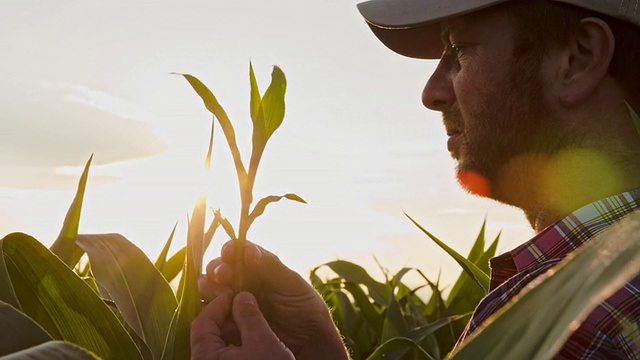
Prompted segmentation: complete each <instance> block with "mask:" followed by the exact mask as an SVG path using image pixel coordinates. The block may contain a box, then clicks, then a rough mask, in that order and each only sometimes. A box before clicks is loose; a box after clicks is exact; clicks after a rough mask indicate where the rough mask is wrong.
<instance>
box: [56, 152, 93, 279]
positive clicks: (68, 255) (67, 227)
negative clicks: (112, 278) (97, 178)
mask: <svg viewBox="0 0 640 360" xmlns="http://www.w3.org/2000/svg"><path fill="white" fill-rule="evenodd" d="M91 160H93V155H91V156H90V157H89V160H88V161H87V164H86V165H85V166H84V171H83V172H82V176H80V181H79V182H78V190H77V191H76V196H75V198H74V199H73V202H72V203H71V206H70V207H69V211H68V212H67V216H66V217H65V218H64V224H63V225H62V230H60V234H59V235H58V238H57V239H56V241H55V242H54V243H53V244H52V245H51V251H52V252H53V253H54V254H56V255H58V257H59V258H60V259H61V260H62V261H63V262H64V263H65V264H67V265H68V266H69V267H74V266H75V265H76V263H77V262H78V261H79V260H80V257H81V256H82V253H80V252H78V248H77V246H76V237H77V236H78V227H79V225H80V213H81V211H82V201H83V199H84V191H85V189H86V187H87V179H88V178H89V167H90V166H91Z"/></svg>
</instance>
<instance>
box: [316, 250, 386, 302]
mask: <svg viewBox="0 0 640 360" xmlns="http://www.w3.org/2000/svg"><path fill="white" fill-rule="evenodd" d="M324 266H328V267H329V268H330V269H331V270H333V272H335V273H336V274H338V275H339V276H340V277H342V278H344V279H346V280H347V281H351V282H353V283H356V284H362V285H364V286H366V287H367V289H368V290H369V295H370V296H371V298H372V299H373V300H374V301H375V302H376V303H378V305H380V306H386V305H387V304H388V302H389V297H391V295H392V294H391V288H389V287H388V286H386V285H385V284H382V283H380V282H377V281H375V280H374V279H373V278H372V277H371V276H369V274H368V273H367V271H366V270H365V269H364V268H363V267H362V266H359V265H356V264H354V263H351V262H348V261H344V260H336V261H332V262H328V263H326V264H324Z"/></svg>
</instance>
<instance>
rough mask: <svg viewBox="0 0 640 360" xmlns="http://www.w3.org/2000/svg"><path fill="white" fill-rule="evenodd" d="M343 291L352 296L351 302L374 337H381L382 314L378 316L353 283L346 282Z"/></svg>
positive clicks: (364, 295)
mask: <svg viewBox="0 0 640 360" xmlns="http://www.w3.org/2000/svg"><path fill="white" fill-rule="evenodd" d="M344 288H345V290H347V291H348V292H349V293H350V294H351V296H353V300H354V302H355V304H356V305H357V306H358V307H359V308H360V311H361V312H362V316H363V317H364V319H365V320H366V321H367V323H369V325H370V326H371V328H372V329H373V330H374V332H375V334H376V337H377V338H381V337H382V328H383V326H384V318H383V316H382V314H380V313H379V312H378V311H377V310H376V308H375V307H374V306H373V304H371V301H369V297H367V295H366V294H365V293H364V291H362V288H360V286H358V285H357V284H355V283H353V282H349V281H347V282H346V283H345V284H344Z"/></svg>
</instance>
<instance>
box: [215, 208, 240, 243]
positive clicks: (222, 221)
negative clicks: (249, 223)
mask: <svg viewBox="0 0 640 360" xmlns="http://www.w3.org/2000/svg"><path fill="white" fill-rule="evenodd" d="M213 215H214V216H215V218H216V219H217V220H218V222H219V223H220V225H222V228H223V229H224V231H225V232H226V233H227V235H228V236H229V237H230V238H231V239H232V240H236V232H235V230H233V225H231V223H230V222H229V220H227V218H225V217H224V216H222V214H221V213H220V209H218V210H214V211H213Z"/></svg>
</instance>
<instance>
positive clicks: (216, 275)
mask: <svg viewBox="0 0 640 360" xmlns="http://www.w3.org/2000/svg"><path fill="white" fill-rule="evenodd" d="M213 277H214V279H215V280H216V281H217V282H220V266H216V268H215V269H213Z"/></svg>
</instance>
